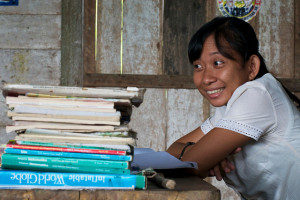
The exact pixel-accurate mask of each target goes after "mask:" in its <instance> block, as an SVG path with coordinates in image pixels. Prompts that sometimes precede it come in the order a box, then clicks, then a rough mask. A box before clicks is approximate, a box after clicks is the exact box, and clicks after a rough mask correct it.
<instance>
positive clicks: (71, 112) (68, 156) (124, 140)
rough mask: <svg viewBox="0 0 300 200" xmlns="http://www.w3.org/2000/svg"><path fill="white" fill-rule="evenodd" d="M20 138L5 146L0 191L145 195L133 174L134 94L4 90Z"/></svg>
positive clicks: (50, 88) (142, 179)
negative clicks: (129, 192) (130, 191)
mask: <svg viewBox="0 0 300 200" xmlns="http://www.w3.org/2000/svg"><path fill="white" fill-rule="evenodd" d="M3 91H4V94H5V96H6V103H7V104H8V107H9V108H10V111H8V116H9V117H11V119H12V121H13V122H14V123H13V124H12V125H10V126H7V131H8V132H10V131H16V132H17V133H18V134H17V136H16V137H15V138H14V140H11V141H10V142H9V143H8V144H5V145H3V149H4V150H3V154H2V156H1V163H2V166H1V167H2V169H1V170H0V188H63V189H66V188H68V189H78V188H103V189H120V188H121V189H134V188H138V189H145V188H146V177H145V176H143V175H137V174H132V173H131V162H132V160H133V155H134V154H133V149H134V148H133V147H134V146H135V141H136V133H134V132H133V131H131V130H129V129H128V126H127V125H128V122H129V121H130V115H131V108H132V106H133V105H136V106H138V105H139V104H140V103H141V102H142V94H143V93H141V92H140V91H139V90H138V89H136V88H133V89H132V88H131V89H129V90H128V89H116V88H113V89H101V88H99V89H96V88H79V87H60V86H31V85H5V86H4V89H3Z"/></svg>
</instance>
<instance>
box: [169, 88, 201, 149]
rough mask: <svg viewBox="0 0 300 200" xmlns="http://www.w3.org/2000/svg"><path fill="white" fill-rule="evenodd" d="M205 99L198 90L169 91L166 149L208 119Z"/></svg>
mask: <svg viewBox="0 0 300 200" xmlns="http://www.w3.org/2000/svg"><path fill="white" fill-rule="evenodd" d="M202 100H203V97H202V96H201V94H200V93H199V91H198V90H197V89H189V90H188V89H169V90H168V94H167V105H166V109H165V110H166V111H167V120H168V121H167V127H168V128H167V133H166V147H167V148H168V147H169V146H170V145H171V144H172V143H173V142H175V141H176V140H177V139H179V138H180V137H182V136H183V135H186V134H187V133H189V132H191V131H193V130H194V129H196V128H197V127H199V126H200V125H201V124H202V122H203V121H204V120H205V119H206V116H204V113H203V104H202Z"/></svg>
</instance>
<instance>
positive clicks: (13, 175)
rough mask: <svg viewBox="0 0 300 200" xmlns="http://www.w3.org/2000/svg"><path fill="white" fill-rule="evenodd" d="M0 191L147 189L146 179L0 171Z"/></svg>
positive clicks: (126, 176)
mask: <svg viewBox="0 0 300 200" xmlns="http://www.w3.org/2000/svg"><path fill="white" fill-rule="evenodd" d="M0 189H64V190H65V189H74V190H75V189H76V190H78V189H146V177H145V176H142V175H133V174H129V175H116V174H89V173H61V172H35V171H21V170H5V169H0Z"/></svg>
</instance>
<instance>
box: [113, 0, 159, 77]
mask: <svg viewBox="0 0 300 200" xmlns="http://www.w3.org/2000/svg"><path fill="white" fill-rule="evenodd" d="M123 2H124V28H123V55H122V56H123V74H162V67H161V65H162V64H161V54H162V37H161V34H162V33H161V26H162V22H161V19H160V16H161V15H162V4H163V1H162V0H150V1H140V0H130V1H123ZM116 58H118V57H116ZM149 66H151V67H149Z"/></svg>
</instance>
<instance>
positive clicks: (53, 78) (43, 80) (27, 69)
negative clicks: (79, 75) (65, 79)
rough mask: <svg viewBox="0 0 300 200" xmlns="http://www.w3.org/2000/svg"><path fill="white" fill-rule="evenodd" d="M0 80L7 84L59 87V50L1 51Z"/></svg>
mask: <svg viewBox="0 0 300 200" xmlns="http://www.w3.org/2000/svg"><path fill="white" fill-rule="evenodd" d="M0 60H1V64H0V79H1V80H2V81H6V82H9V83H18V84H42V85H59V83H60V51H59V50H43V51H41V50H3V49H2V50H1V49H0Z"/></svg>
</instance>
